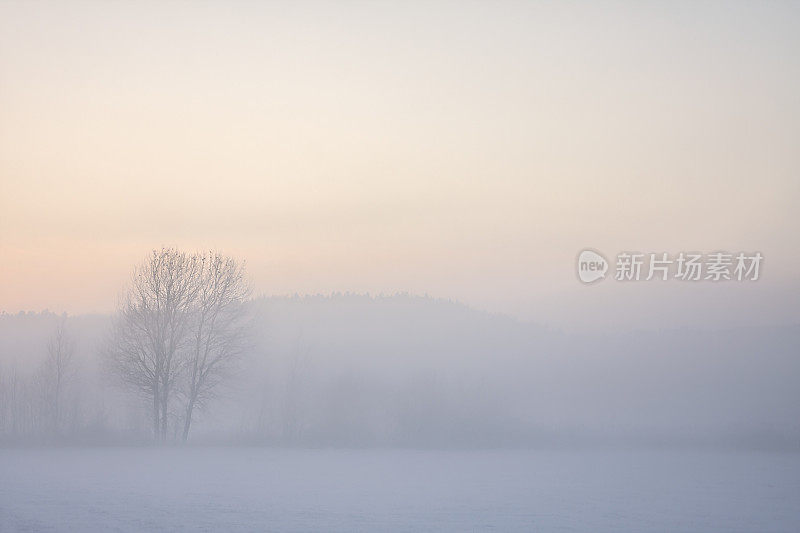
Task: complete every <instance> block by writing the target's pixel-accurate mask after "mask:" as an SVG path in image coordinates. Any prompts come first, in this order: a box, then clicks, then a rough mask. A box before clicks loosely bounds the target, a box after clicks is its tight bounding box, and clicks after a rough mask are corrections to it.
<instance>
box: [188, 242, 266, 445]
mask: <svg viewBox="0 0 800 533" xmlns="http://www.w3.org/2000/svg"><path fill="white" fill-rule="evenodd" d="M200 265H201V266H200V287H199V290H198V292H197V301H196V304H195V310H194V313H193V314H194V321H193V333H192V337H193V338H192V348H191V350H190V352H189V354H188V360H187V368H186V389H185V395H186V413H185V415H184V426H183V434H182V437H183V440H184V441H186V439H187V438H188V437H189V429H190V428H191V425H192V417H193V416H194V412H195V409H198V408H202V407H204V406H205V404H206V402H207V401H208V400H210V399H212V398H214V397H215V396H216V394H217V389H218V386H219V384H220V383H221V382H222V381H223V380H225V379H226V378H228V377H229V376H230V374H231V371H232V370H233V368H234V365H235V364H236V362H237V361H238V359H239V356H240V355H241V353H242V351H243V350H244V348H245V346H246V344H247V338H248V329H249V321H248V320H247V317H246V308H245V306H246V302H247V299H248V298H249V297H250V287H249V285H248V283H247V280H246V278H245V272H244V264H242V263H240V262H238V261H236V260H235V259H233V258H230V257H225V256H223V255H220V254H219V253H214V252H211V253H209V254H207V255H205V256H203V258H202V259H201V260H200Z"/></svg>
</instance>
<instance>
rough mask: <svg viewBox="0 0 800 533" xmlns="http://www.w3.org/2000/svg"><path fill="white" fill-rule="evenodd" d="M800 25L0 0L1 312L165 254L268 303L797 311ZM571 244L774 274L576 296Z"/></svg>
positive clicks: (54, 300)
mask: <svg viewBox="0 0 800 533" xmlns="http://www.w3.org/2000/svg"><path fill="white" fill-rule="evenodd" d="M798 29H800V9H798V4H794V5H792V4H789V3H777V2H776V3H769V4H765V5H764V4H763V3H756V2H747V3H731V2H725V3H713V2H704V3H699V4H698V3H639V2H631V3H603V4H602V5H596V4H589V3H586V4H580V3H570V4H569V5H561V4H559V3H547V2H544V3H530V4H528V3H521V2H509V3H497V2H473V3H461V2H452V3H444V2H442V3H432V4H431V3H423V2H419V3H413V2H412V3H405V2H397V3H373V2H321V3H301V4H295V3H263V4H258V3H255V2H253V3H250V2H241V3H237V2H222V1H220V2H187V3H179V2H169V3H160V2H152V3H147V2H87V3H80V2H53V3H47V2H19V3H16V2H3V3H1V4H0V258H1V259H2V260H0V310H4V311H7V312H16V311H19V310H40V309H44V308H49V309H51V310H56V311H68V312H71V313H85V312H108V311H111V310H113V309H114V306H115V304H116V301H117V295H118V294H119V292H120V291H121V290H123V288H124V286H125V283H126V281H127V279H128V276H129V273H130V270H131V268H132V266H133V265H134V264H135V263H137V262H138V261H140V260H141V259H142V258H143V257H144V256H145V255H146V254H147V253H148V251H149V250H150V249H152V248H154V247H160V246H162V245H170V246H178V247H181V248H184V249H189V250H194V249H201V248H209V247H213V248H217V249H220V250H222V251H224V252H226V253H230V254H232V255H235V256H237V257H241V258H243V259H246V261H247V264H248V267H249V272H250V275H251V277H252V279H253V284H254V286H255V288H256V291H257V292H258V293H263V294H293V293H300V294H303V293H318V292H321V293H329V292H332V291H341V292H346V291H351V292H360V293H362V292H370V293H373V294H378V293H385V294H390V293H394V292H398V291H407V292H411V293H415V294H429V295H432V296H437V297H444V298H452V299H456V300H459V301H463V302H465V303H467V304H469V305H472V306H475V307H477V308H481V309H488V310H492V311H500V312H504V313H509V314H512V315H514V316H518V317H520V318H523V319H527V320H533V321H536V322H541V323H545V324H549V325H554V326H557V327H572V326H579V327H583V326H589V327H591V326H601V327H605V326H618V325H620V324H626V325H634V326H641V327H652V326H656V327H662V326H665V325H667V326H678V325H687V324H688V325H693V324H697V325H701V326H702V325H713V326H719V325H722V326H726V325H748V324H762V323H764V324H772V323H787V322H797V321H798V320H800V312H799V311H798V309H797V302H798V296H800V278H799V277H798V274H797V272H798V267H800V247H799V246H798V242H800V240H799V239H798V238H797V235H796V232H797V230H798V228H800V224H798V222H799V220H798V219H799V217H798V207H797V206H798V201H800V151H799V150H798V147H800V31H798ZM585 247H591V248H594V249H597V250H600V251H603V252H604V253H606V254H607V255H608V256H614V255H615V254H616V253H618V252H620V251H623V250H638V251H642V252H662V251H663V252H670V253H677V252H679V251H688V250H699V251H704V252H713V251H717V250H728V251H748V252H752V251H756V250H757V251H761V252H762V254H763V255H764V257H765V262H764V270H763V272H762V279H760V280H759V281H758V282H755V283H751V284H743V283H738V284H737V283H727V284H719V285H714V284H711V283H705V282H703V283H698V284H685V283H684V284H681V283H679V282H675V281H669V282H663V283H658V282H653V283H644V282H642V283H639V284H627V285H626V284H623V283H618V282H614V281H613V280H605V281H603V282H601V283H599V284H597V285H596V286H583V285H581V284H580V283H579V282H578V281H577V278H576V275H575V265H574V263H575V257H576V255H577V253H578V252H579V251H580V250H581V249H583V248H585Z"/></svg>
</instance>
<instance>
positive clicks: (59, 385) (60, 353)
mask: <svg viewBox="0 0 800 533" xmlns="http://www.w3.org/2000/svg"><path fill="white" fill-rule="evenodd" d="M66 321H67V317H66V315H64V316H62V317H61V318H60V319H59V322H58V325H57V326H56V330H55V331H54V332H53V334H52V335H51V336H50V338H49V339H48V341H47V357H46V358H45V360H44V363H43V364H42V367H41V370H40V375H39V377H40V380H41V382H40V384H41V387H42V390H41V392H42V400H43V407H44V411H45V418H46V419H47V421H48V423H49V426H50V431H51V432H52V433H58V432H59V431H60V429H61V422H62V417H63V403H64V394H65V389H66V387H67V385H68V382H69V380H70V379H71V378H72V377H73V374H74V363H73V360H72V359H73V355H74V353H75V342H74V340H73V339H72V337H71V336H70V335H69V333H68V332H67V330H66Z"/></svg>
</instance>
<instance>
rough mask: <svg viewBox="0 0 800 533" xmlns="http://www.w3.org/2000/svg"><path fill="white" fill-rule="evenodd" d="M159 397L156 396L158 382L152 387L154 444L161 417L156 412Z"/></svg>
mask: <svg viewBox="0 0 800 533" xmlns="http://www.w3.org/2000/svg"><path fill="white" fill-rule="evenodd" d="M159 397H160V396H159V394H158V382H156V383H155V384H154V385H153V440H154V441H155V442H158V428H159V425H160V424H159V422H160V419H161V417H160V416H159V410H158V400H159Z"/></svg>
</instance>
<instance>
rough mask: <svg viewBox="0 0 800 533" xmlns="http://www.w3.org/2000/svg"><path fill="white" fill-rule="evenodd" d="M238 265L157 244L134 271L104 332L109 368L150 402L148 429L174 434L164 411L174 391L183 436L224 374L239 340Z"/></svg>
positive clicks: (243, 292) (243, 289)
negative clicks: (180, 397)
mask: <svg viewBox="0 0 800 533" xmlns="http://www.w3.org/2000/svg"><path fill="white" fill-rule="evenodd" d="M248 297H249V288H248V285H247V283H246V281H245V277H244V267H243V265H241V264H240V263H238V262H236V261H235V260H233V259H231V258H227V257H224V256H222V255H220V254H215V253H209V254H207V255H201V254H186V253H183V252H180V251H178V250H175V249H171V248H162V249H161V250H156V251H154V252H153V254H152V255H151V256H150V257H149V258H148V260H147V261H145V263H143V264H142V265H140V266H139V267H138V268H136V270H135V271H134V275H133V279H132V282H131V286H130V288H129V290H128V292H127V293H126V295H125V297H124V299H123V301H122V303H121V305H120V309H119V311H118V313H117V317H116V320H115V322H114V326H113V329H112V333H111V336H110V338H109V344H108V348H107V352H108V353H107V359H108V361H109V362H110V364H111V368H112V369H113V371H114V372H115V374H116V375H117V376H118V377H119V378H120V379H121V380H122V382H123V383H125V384H126V385H128V386H129V387H130V388H132V389H133V390H135V391H137V392H139V393H140V394H141V395H143V396H144V397H146V398H147V399H148V401H149V402H151V405H152V416H153V434H154V436H155V438H156V440H161V441H162V442H163V441H166V440H167V427H168V426H169V425H170V420H172V427H173V429H174V430H175V431H176V432H177V420H176V417H175V416H174V412H171V411H170V401H171V400H172V401H173V404H174V400H175V399H176V396H177V394H175V393H176V392H178V391H180V392H182V393H183V398H185V399H186V405H185V407H184V408H181V412H182V414H183V420H184V427H183V430H182V432H181V436H182V438H183V439H184V440H185V439H186V438H187V437H188V434H189V428H190V426H191V421H192V416H193V413H194V411H195V409H196V408H198V407H202V406H203V405H204V404H205V402H206V401H207V400H208V399H210V398H211V397H213V395H214V393H215V390H216V389H217V386H218V385H219V383H220V382H221V381H222V380H223V379H224V378H225V377H226V376H227V375H228V374H229V373H230V370H231V369H232V367H233V363H234V362H235V361H236V359H237V357H238V356H239V355H240V353H241V350H242V349H243V347H244V341H245V330H246V328H245V320H244V304H245V301H246V300H247V298H248Z"/></svg>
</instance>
